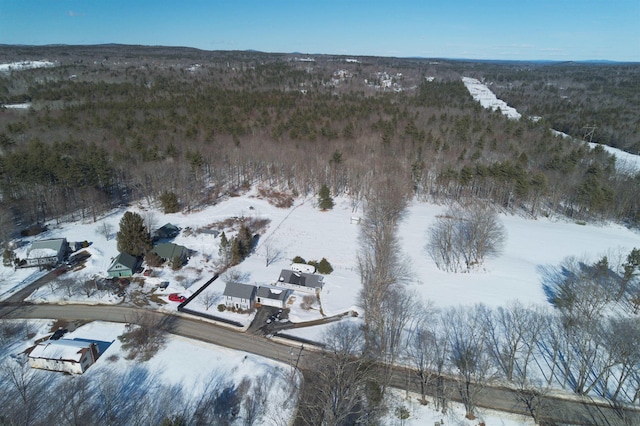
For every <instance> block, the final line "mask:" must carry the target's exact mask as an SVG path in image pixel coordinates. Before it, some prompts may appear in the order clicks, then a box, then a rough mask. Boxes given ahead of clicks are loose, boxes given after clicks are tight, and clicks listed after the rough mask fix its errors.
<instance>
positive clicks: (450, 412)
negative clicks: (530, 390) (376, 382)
mask: <svg viewBox="0 0 640 426" xmlns="http://www.w3.org/2000/svg"><path fill="white" fill-rule="evenodd" d="M419 398H420V395H417V394H413V393H410V394H409V395H407V394H406V393H405V392H403V391H399V390H397V389H394V390H392V392H391V393H390V396H389V399H390V400H391V402H390V404H389V406H390V409H389V413H388V414H387V415H386V416H385V417H384V418H383V419H382V424H384V425H387V426H424V425H456V426H477V425H479V424H485V425H490V426H533V425H535V423H534V422H533V420H532V419H531V418H527V417H524V416H519V415H515V414H508V413H503V412H498V411H494V410H487V409H483V408H478V409H477V410H476V419H474V420H469V419H467V418H466V417H465V409H464V406H463V405H462V404H458V403H451V402H450V403H449V406H448V407H447V410H446V412H445V413H443V412H442V410H436V409H435V408H434V406H433V403H431V402H429V404H427V405H422V404H421V403H420V401H419ZM405 410H406V411H405ZM403 411H404V413H405V414H404V416H402V415H401V413H402V412H403ZM400 417H405V419H403V420H401V419H400Z"/></svg>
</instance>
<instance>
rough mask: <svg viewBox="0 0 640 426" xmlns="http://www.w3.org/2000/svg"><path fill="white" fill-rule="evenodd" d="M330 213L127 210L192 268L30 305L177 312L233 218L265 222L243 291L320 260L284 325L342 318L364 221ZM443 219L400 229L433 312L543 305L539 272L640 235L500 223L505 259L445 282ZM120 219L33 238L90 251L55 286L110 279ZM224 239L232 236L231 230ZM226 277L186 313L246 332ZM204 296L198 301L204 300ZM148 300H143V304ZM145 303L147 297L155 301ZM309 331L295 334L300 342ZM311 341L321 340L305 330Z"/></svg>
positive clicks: (22, 279)
mask: <svg viewBox="0 0 640 426" xmlns="http://www.w3.org/2000/svg"><path fill="white" fill-rule="evenodd" d="M335 201H336V206H335V207H334V208H333V210H330V211H320V210H319V209H318V208H317V207H316V205H315V204H316V200H315V199H314V198H305V199H298V200H296V202H295V204H294V205H293V206H292V207H291V208H288V209H281V208H276V207H274V206H272V205H270V204H269V202H268V201H267V200H263V199H259V198H257V196H256V193H255V192H253V191H250V192H247V193H246V194H243V195H242V196H239V197H231V198H227V199H225V200H222V201H221V202H219V203H218V204H216V205H213V206H208V207H206V208H204V209H202V210H201V211H198V212H195V213H192V214H184V213H176V214H169V215H165V214H162V213H161V212H159V211H157V210H150V209H149V207H147V206H135V207H130V208H129V210H133V211H137V212H139V213H141V214H142V215H145V214H152V215H153V216H154V218H155V219H154V220H155V223H156V226H157V227H160V226H162V225H164V224H165V223H167V222H170V223H173V224H175V225H177V226H179V227H181V228H182V232H181V233H180V235H178V237H176V238H175V240H174V242H175V243H177V244H181V245H184V246H185V247H187V248H189V249H190V250H192V251H193V255H192V257H191V258H190V259H189V261H188V263H187V264H186V265H185V266H184V267H183V268H182V269H181V270H178V271H173V270H171V268H169V267H168V266H165V267H164V268H154V276H153V277H143V276H142V274H136V281H135V282H133V283H132V284H131V285H130V287H129V288H128V290H127V296H125V298H124V299H122V298H120V297H118V296H117V295H115V294H113V293H105V292H99V291H96V292H95V293H94V294H92V295H90V296H87V295H86V294H85V293H84V292H80V291H78V292H75V293H74V294H69V293H70V292H68V291H65V290H64V289H61V288H56V287H55V285H54V284H51V285H44V286H42V287H41V288H40V289H39V290H38V291H36V292H35V293H34V294H32V295H31V296H30V298H29V300H30V301H33V302H63V303H70V302H74V303H138V304H139V302H140V299H141V298H144V299H145V300H146V302H145V303H146V305H145V304H142V305H141V306H148V307H151V308H154V309H161V310H169V311H175V310H176V308H177V305H178V304H177V303H175V302H170V301H168V295H169V294H170V293H175V292H177V293H180V294H183V295H185V296H187V297H188V296H190V295H191V294H193V292H195V291H196V290H197V289H198V288H200V287H201V286H202V285H203V284H204V283H205V282H207V281H209V280H210V279H211V278H212V277H213V275H214V274H215V272H216V271H217V270H218V268H219V266H220V265H219V256H218V247H219V240H220V238H219V237H213V236H212V235H210V234H205V233H199V232H197V230H198V229H199V228H202V227H205V226H207V225H210V224H212V223H215V222H217V221H222V220H224V219H227V218H229V217H256V218H265V219H268V220H269V221H270V222H269V224H268V226H267V229H266V231H265V232H264V233H263V235H261V236H260V239H259V241H258V244H257V246H256V248H255V251H254V253H253V254H251V255H250V256H249V257H248V258H247V259H246V260H245V261H244V262H242V263H241V264H239V265H238V266H236V267H234V268H233V269H234V270H235V275H236V278H238V277H240V279H241V280H242V282H245V283H250V284H256V285H265V284H273V283H275V281H276V280H277V278H278V276H279V273H280V270H281V269H284V268H288V267H289V266H290V264H291V259H292V258H293V257H295V256H302V257H303V258H305V259H306V260H320V259H322V258H323V257H325V258H326V259H327V260H328V261H329V262H330V263H331V265H332V266H333V268H334V271H333V273H331V274H330V275H327V276H325V278H324V280H325V286H324V289H323V290H322V294H321V298H320V299H321V300H320V303H321V306H322V313H321V310H320V306H314V307H313V308H312V309H310V310H304V309H301V308H300V302H301V300H302V295H301V294H297V293H296V302H295V303H294V305H293V306H292V309H291V314H290V317H291V319H292V320H293V321H295V322H302V321H308V320H313V319H319V318H322V317H323V314H324V316H331V315H337V314H341V313H344V312H347V311H350V310H358V309H359V307H358V306H359V299H358V292H359V290H360V288H361V284H360V277H359V275H358V271H357V251H358V228H359V225H357V224H354V223H352V221H351V218H352V217H354V216H361V215H362V214H363V212H362V211H355V212H354V211H353V210H352V204H351V202H350V200H348V199H347V198H340V197H338V198H336V200H335ZM445 210H446V206H441V205H433V204H427V203H422V202H417V201H414V202H412V203H411V204H410V205H409V207H408V209H407V211H406V214H405V217H404V219H403V221H402V222H401V223H400V225H399V228H398V238H399V240H400V242H401V244H400V246H401V247H402V251H403V257H404V258H405V259H406V260H407V261H408V263H409V265H410V267H411V271H412V273H411V275H410V276H407V277H406V280H405V281H406V284H407V285H408V287H409V288H410V289H411V290H413V291H415V292H416V293H417V294H418V295H419V296H420V298H421V299H423V300H424V301H425V302H427V301H431V302H433V303H434V304H435V305H436V306H437V307H448V306H456V305H472V304H476V303H484V304H486V305H489V306H501V305H504V304H506V303H508V302H510V301H513V300H519V301H521V302H523V303H524V304H530V303H533V304H544V303H546V298H545V295H544V292H543V288H542V283H541V278H542V276H541V269H542V268H545V267H549V266H557V265H558V264H560V263H561V262H562V261H563V260H564V259H565V258H566V257H569V256H575V257H578V258H584V259H587V260H591V261H595V260H597V259H599V258H600V257H602V256H604V255H611V254H612V253H614V252H615V253H622V254H625V255H626V254H627V253H629V251H630V250H631V249H632V248H634V247H639V246H640V234H639V233H638V232H637V231H634V230H631V229H627V228H625V227H623V226H621V225H616V224H611V223H608V224H579V223H576V222H573V221H568V220H565V219H563V218H560V217H553V218H538V219H536V220H533V219H530V218H526V217H522V216H517V215H511V214H500V216H499V220H500V222H501V223H502V224H503V225H504V228H505V230H506V234H507V238H506V243H505V246H504V250H503V252H502V254H501V255H500V256H499V257H497V258H495V259H489V260H488V261H486V262H485V263H484V264H483V265H482V266H481V267H480V268H479V269H477V270H474V271H472V272H470V273H447V272H443V271H440V270H439V269H437V268H436V266H435V264H434V262H433V261H432V259H431V258H430V257H429V256H428V254H427V253H426V251H425V248H424V247H425V244H426V242H427V240H426V234H427V230H428V229H429V227H430V226H431V225H432V224H433V223H434V221H435V220H436V218H437V216H438V215H440V214H442V213H443V212H444V211H445ZM125 211H126V210H125V209H124V208H121V209H118V210H115V211H113V212H111V213H110V214H109V215H107V216H106V217H104V218H101V219H100V221H99V222H97V223H93V222H92V221H84V222H83V221H79V222H75V223H67V224H64V223H63V224H59V225H53V226H51V228H50V230H49V231H47V232H46V233H44V234H41V235H38V236H37V237H35V238H37V239H44V238H54V237H66V238H67V240H69V241H84V240H87V241H89V242H90V243H91V244H90V246H89V247H87V248H86V249H85V250H87V251H88V252H89V253H90V254H91V257H90V258H89V259H88V260H87V262H86V264H85V265H84V266H83V267H81V269H79V270H72V271H69V272H67V273H65V274H63V275H62V276H61V277H60V279H65V278H70V279H73V280H79V281H82V280H88V279H91V278H94V277H96V276H102V277H105V276H106V270H107V268H108V266H109V265H110V263H111V260H112V258H113V257H115V256H116V255H117V245H116V239H115V238H114V235H110V236H109V238H108V239H107V238H105V236H104V235H101V234H100V233H99V230H100V228H101V224H102V221H106V222H107V223H109V224H110V225H111V227H112V229H113V234H115V232H116V231H117V229H118V223H119V220H120V218H121V217H122V215H123V214H124V212H125ZM228 231H229V232H228V236H229V237H231V236H232V235H233V231H232V230H230V229H229V230H228ZM31 241H33V238H29V239H24V240H23V241H22V242H21V243H20V248H18V249H17V250H16V254H17V255H18V257H23V256H25V254H26V250H27V249H28V247H29V245H30V243H31ZM267 247H270V250H271V251H272V253H273V251H274V250H276V251H277V252H278V255H277V256H276V259H272V262H271V263H270V264H269V265H267V261H266V260H267V255H266V251H267ZM0 271H1V272H0V273H1V274H2V275H1V276H2V284H0V294H2V295H3V296H2V297H3V298H6V297H7V295H8V294H11V293H12V292H14V291H16V290H17V289H18V288H20V287H22V286H24V285H26V283H29V282H31V281H32V280H33V279H34V278H35V277H37V276H40V275H41V274H42V273H41V272H39V271H38V270H37V269H22V270H17V271H14V270H13V269H12V268H7V267H3V268H2V269H1V270H0ZM228 276H229V273H227V274H223V275H222V276H221V277H220V278H219V279H218V280H216V281H214V283H213V284H212V285H211V286H210V287H209V289H207V290H206V292H213V293H215V295H216V296H217V297H218V298H219V299H217V301H216V302H215V303H214V304H213V305H212V306H210V307H209V309H206V308H205V306H204V303H203V301H202V300H200V297H198V298H195V299H194V300H193V301H192V302H190V303H189V304H188V307H189V308H190V309H193V310H198V311H202V312H207V313H209V314H212V315H223V316H227V317H229V318H230V319H233V320H236V321H239V322H242V323H245V324H248V323H249V322H250V320H251V318H252V317H251V316H250V315H246V314H245V315H243V314H233V313H228V312H225V313H223V314H220V313H219V312H218V311H217V309H216V306H217V304H218V303H222V292H223V291H224V286H225V282H226V281H225V280H226V277H228ZM165 281H168V282H169V287H168V288H167V289H164V290H163V289H160V288H158V286H159V284H160V283H161V282H165ZM203 294H204V293H203ZM145 295H146V296H145ZM150 295H153V297H151V296H150ZM304 330H305V329H304V328H302V329H298V330H296V333H297V334H305V331H304ZM308 332H309V336H308V337H310V338H313V337H314V336H316V335H317V333H316V332H315V331H313V329H308Z"/></svg>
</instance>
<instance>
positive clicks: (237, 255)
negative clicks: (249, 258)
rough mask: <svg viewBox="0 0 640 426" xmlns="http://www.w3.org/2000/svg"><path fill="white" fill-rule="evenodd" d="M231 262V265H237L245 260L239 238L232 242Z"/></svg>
mask: <svg viewBox="0 0 640 426" xmlns="http://www.w3.org/2000/svg"><path fill="white" fill-rule="evenodd" d="M230 252H231V261H230V264H231V265H237V264H238V263H240V262H242V259H244V256H243V254H242V245H241V244H240V240H238V238H233V239H232V240H231V250H230Z"/></svg>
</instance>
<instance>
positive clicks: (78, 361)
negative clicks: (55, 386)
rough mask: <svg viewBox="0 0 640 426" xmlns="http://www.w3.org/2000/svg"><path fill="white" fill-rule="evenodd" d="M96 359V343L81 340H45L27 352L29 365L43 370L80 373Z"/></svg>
mask: <svg viewBox="0 0 640 426" xmlns="http://www.w3.org/2000/svg"><path fill="white" fill-rule="evenodd" d="M97 359H98V345H96V344H95V343H92V342H87V341H82V340H68V339H60V340H45V341H43V342H40V343H38V344H37V345H36V346H34V347H33V348H32V349H31V352H30V353H29V365H30V366H31V367H32V368H40V369H43V370H52V371H62V372H64V373H71V374H82V373H84V372H85V370H86V369H87V368H89V367H90V366H91V365H92V364H93V363H94V362H96V360H97Z"/></svg>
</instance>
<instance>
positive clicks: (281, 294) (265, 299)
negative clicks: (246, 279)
mask: <svg viewBox="0 0 640 426" xmlns="http://www.w3.org/2000/svg"><path fill="white" fill-rule="evenodd" d="M292 292H293V291H292V290H289V289H285V288H278V287H271V286H260V287H258V290H257V291H256V306H273V307H275V308H281V309H284V308H286V306H287V300H289V296H290V295H291V293H292Z"/></svg>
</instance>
